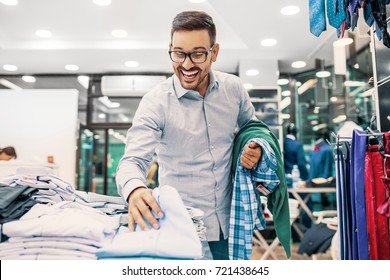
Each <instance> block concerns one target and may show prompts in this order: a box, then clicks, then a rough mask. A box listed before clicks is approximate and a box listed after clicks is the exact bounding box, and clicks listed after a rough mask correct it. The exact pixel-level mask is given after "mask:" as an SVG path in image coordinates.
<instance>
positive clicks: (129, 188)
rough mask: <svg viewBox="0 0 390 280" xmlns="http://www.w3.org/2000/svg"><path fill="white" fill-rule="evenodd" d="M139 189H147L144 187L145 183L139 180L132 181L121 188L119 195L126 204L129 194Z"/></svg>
mask: <svg viewBox="0 0 390 280" xmlns="http://www.w3.org/2000/svg"><path fill="white" fill-rule="evenodd" d="M139 187H144V188H145V189H146V188H147V187H146V186H145V183H144V182H143V181H142V180H140V179H132V180H129V181H127V182H126V184H125V185H124V186H123V187H122V191H121V195H122V197H123V199H124V200H125V201H126V203H128V198H129V195H130V194H131V192H132V191H134V190H135V189H136V188H139Z"/></svg>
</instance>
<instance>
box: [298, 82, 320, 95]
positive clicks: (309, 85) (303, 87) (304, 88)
mask: <svg viewBox="0 0 390 280" xmlns="http://www.w3.org/2000/svg"><path fill="white" fill-rule="evenodd" d="M317 82H318V80H317V79H310V80H307V81H306V82H305V83H304V84H302V85H301V86H300V87H299V88H298V94H299V95H301V94H303V93H305V92H306V91H307V90H308V89H310V88H312V87H314V86H315V85H316V84H317Z"/></svg>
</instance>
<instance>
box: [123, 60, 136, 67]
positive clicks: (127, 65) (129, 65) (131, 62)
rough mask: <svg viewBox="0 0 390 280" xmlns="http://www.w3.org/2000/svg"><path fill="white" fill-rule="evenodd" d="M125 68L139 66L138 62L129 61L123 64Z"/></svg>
mask: <svg viewBox="0 0 390 280" xmlns="http://www.w3.org/2000/svg"><path fill="white" fill-rule="evenodd" d="M125 65H126V67H130V68H134V67H138V66H139V62H138V61H134V60H130V61H126V62H125Z"/></svg>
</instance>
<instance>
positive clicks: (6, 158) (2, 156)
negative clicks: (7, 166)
mask: <svg viewBox="0 0 390 280" xmlns="http://www.w3.org/2000/svg"><path fill="white" fill-rule="evenodd" d="M13 158H14V157H13V156H10V155H7V154H1V155H0V159H1V160H6V161H9V160H11V159H13Z"/></svg>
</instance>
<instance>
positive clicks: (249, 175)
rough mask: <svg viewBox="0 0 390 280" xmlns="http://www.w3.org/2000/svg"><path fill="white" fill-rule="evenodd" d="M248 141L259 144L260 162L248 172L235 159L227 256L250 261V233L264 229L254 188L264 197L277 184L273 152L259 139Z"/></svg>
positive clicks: (263, 220) (263, 221) (258, 199)
mask: <svg viewBox="0 0 390 280" xmlns="http://www.w3.org/2000/svg"><path fill="white" fill-rule="evenodd" d="M250 142H256V143H257V144H259V145H260V147H261V150H262V153H261V159H260V161H259V162H258V163H257V164H256V165H255V167H253V168H252V169H251V170H249V169H247V168H245V167H243V166H242V165H241V163H240V159H239V158H240V156H239V157H238V159H237V161H238V162H237V168H236V174H235V178H234V186H233V199H232V207H231V211H230V227H229V257H230V259H233V260H250V259H251V256H252V236H253V230H255V229H258V230H262V229H265V227H266V221H265V217H264V214H263V211H262V208H261V202H260V197H259V196H258V194H256V193H255V189H256V187H257V190H258V191H259V192H261V193H262V194H263V195H268V194H269V193H271V192H273V191H274V189H275V188H277V187H278V186H279V183H280V180H279V178H278V175H277V174H276V169H277V163H276V157H275V153H274V152H273V150H272V148H271V147H270V145H269V144H268V143H267V141H265V140H263V139H260V138H254V139H251V140H249V141H248V142H247V144H249V143H250Z"/></svg>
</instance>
